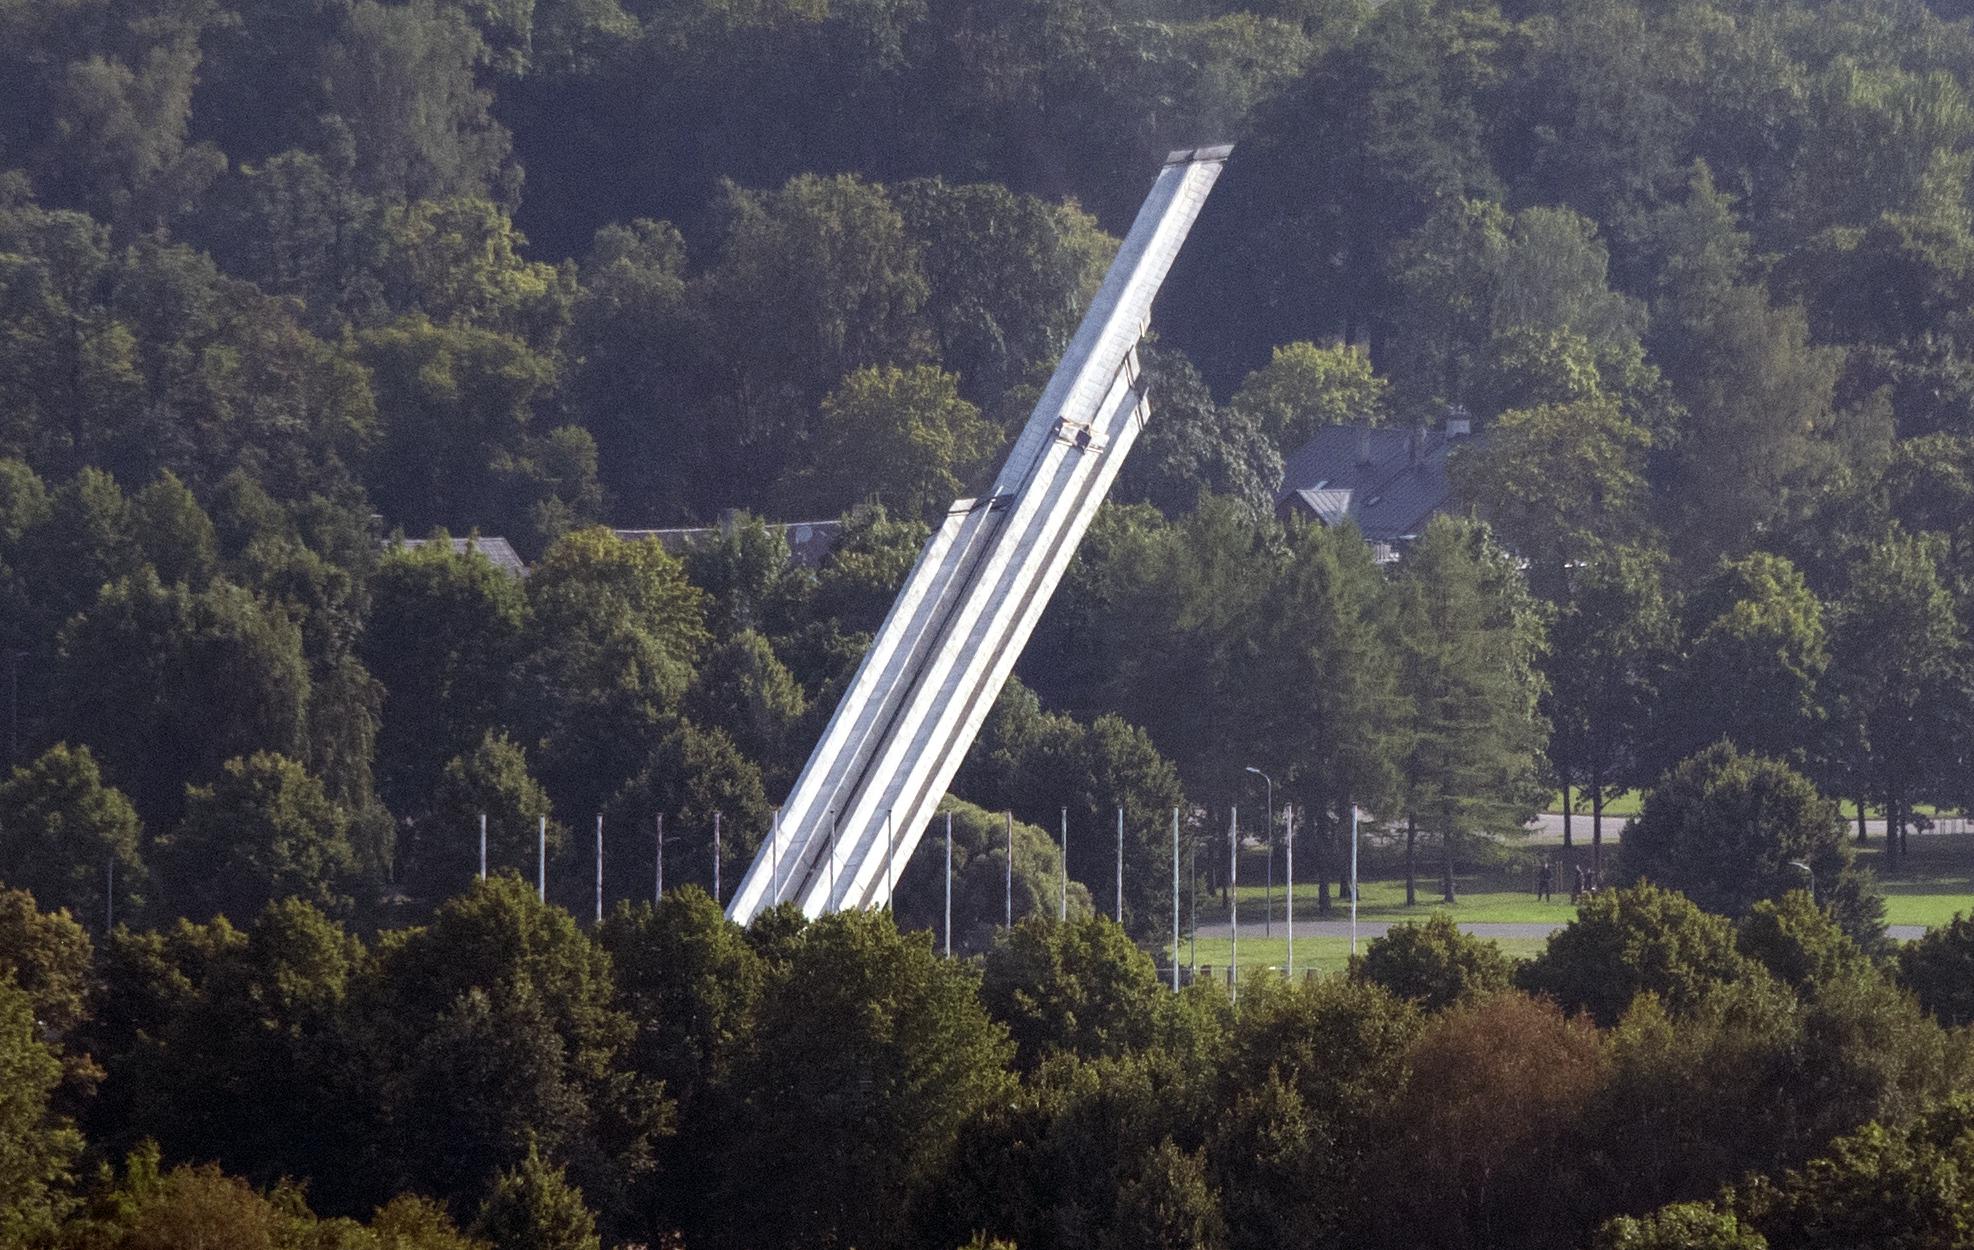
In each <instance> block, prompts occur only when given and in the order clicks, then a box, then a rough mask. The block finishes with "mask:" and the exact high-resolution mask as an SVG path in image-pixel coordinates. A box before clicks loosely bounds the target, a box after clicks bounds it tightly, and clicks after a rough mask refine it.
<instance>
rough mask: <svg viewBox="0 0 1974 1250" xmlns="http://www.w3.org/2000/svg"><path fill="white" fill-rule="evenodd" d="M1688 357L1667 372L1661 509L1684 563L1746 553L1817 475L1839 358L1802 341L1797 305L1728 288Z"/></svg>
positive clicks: (1793, 509)
mask: <svg viewBox="0 0 1974 1250" xmlns="http://www.w3.org/2000/svg"><path fill="white" fill-rule="evenodd" d="M1693 341H1694V342H1695V344H1696V347H1695V352H1694V355H1695V359H1694V360H1693V361H1692V363H1691V365H1690V367H1689V368H1688V370H1687V371H1686V372H1685V373H1684V374H1681V373H1679V372H1674V374H1673V375H1672V377H1673V383H1674V391H1675V393H1676V394H1677V395H1678V397H1679V399H1680V400H1681V401H1682V402H1683V403H1684V405H1685V407H1686V410H1687V416H1686V418H1685V420H1684V421H1683V422H1681V423H1680V425H1679V427H1678V430H1677V432H1676V434H1675V442H1674V450H1673V452H1672V456H1671V460H1672V466H1671V472H1670V476H1669V477H1668V478H1667V479H1665V480H1663V481H1662V482H1661V487H1660V490H1659V493H1658V498H1659V499H1660V500H1662V501H1663V502H1664V503H1665V505H1666V506H1667V511H1668V512H1669V513H1670V514H1671V515H1670V517H1669V528H1670V529H1672V530H1673V531H1674V532H1675V533H1676V534H1677V535H1678V543H1677V546H1678V550H1679V551H1680V552H1681V554H1682V556H1683V557H1684V559H1685V561H1686V562H1687V563H1688V564H1689V565H1692V566H1698V567H1703V566H1704V563H1705V562H1706V561H1709V560H1712V559H1713V558H1715V557H1717V556H1720V555H1723V554H1726V555H1734V554H1739V553H1742V552H1745V551H1746V550H1747V549H1748V548H1749V546H1750V545H1751V543H1752V541H1753V539H1754V538H1755V537H1756V536H1757V535H1760V534H1763V533H1768V532H1772V531H1775V530H1777V529H1778V528H1781V527H1786V525H1787V524H1788V523H1789V520H1790V519H1791V518H1792V516H1794V515H1796V514H1797V513H1798V512H1799V511H1800V509H1801V507H1802V502H1801V501H1802V500H1803V498H1804V497H1805V496H1806V495H1808V494H1809V493H1811V492H1812V491H1813V490H1814V487H1815V485H1816V483H1817V481H1818V479H1819V477H1820V476H1821V475H1822V474H1823V472H1824V471H1825V467H1826V466H1825V465H1824V464H1823V462H1822V460H1821V457H1822V456H1823V446H1824V443H1825V442H1826V440H1827V439H1828V436H1829V431H1830V428H1831V426H1832V424H1833V421H1834V413H1833V403H1834V388H1835V386H1836V381H1837V371H1838V367H1839V364H1840V360H1839V353H1838V352H1837V351H1836V350H1835V349H1833V348H1828V347H1821V346H1817V345H1814V344H1812V343H1811V342H1810V341H1809V328H1808V326H1807V324H1806V322H1805V319H1804V316H1803V313H1802V310H1801V309H1797V308H1781V309H1778V308H1774V307H1772V306H1770V304H1769V302H1768V299H1767V296H1766V294H1765V293H1764V292H1763V291H1762V290H1761V288H1759V287H1734V288H1731V289H1730V290H1729V291H1727V292H1726V293H1724V294H1722V295H1721V296H1720V297H1719V298H1718V299H1717V300H1715V301H1714V302H1713V304H1712V305H1711V306H1710V307H1709V308H1708V309H1707V310H1706V312H1705V314H1704V316H1703V317H1701V318H1699V319H1697V320H1696V322H1695V323H1694V325H1693Z"/></svg>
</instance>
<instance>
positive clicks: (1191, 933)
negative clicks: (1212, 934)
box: [1186, 843, 1199, 978]
mask: <svg viewBox="0 0 1974 1250" xmlns="http://www.w3.org/2000/svg"><path fill="white" fill-rule="evenodd" d="M1187 858H1188V859H1190V860H1191V862H1192V874H1193V880H1192V889H1191V891H1190V892H1189V893H1188V894H1187V895H1186V917H1187V919H1188V920H1190V921H1191V922H1192V923H1191V925H1190V926H1189V927H1188V929H1187V930H1186V947H1187V953H1186V965H1187V967H1188V968H1190V969H1191V970H1192V975H1193V976H1194V977H1195V978H1197V977H1198V976H1199V846H1198V844H1197V843H1195V844H1194V846H1193V853H1192V854H1191V855H1190V856H1188V857H1187Z"/></svg>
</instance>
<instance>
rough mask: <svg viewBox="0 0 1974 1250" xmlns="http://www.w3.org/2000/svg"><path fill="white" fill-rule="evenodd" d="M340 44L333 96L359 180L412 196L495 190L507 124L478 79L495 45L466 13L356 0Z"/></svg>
mask: <svg viewBox="0 0 1974 1250" xmlns="http://www.w3.org/2000/svg"><path fill="white" fill-rule="evenodd" d="M346 21H347V23H348V24H347V27H346V33H345V34H344V35H343V37H342V38H341V39H339V40H338V41H337V42H336V43H335V44H333V45H332V46H331V48H330V54H329V56H328V58H327V64H326V66H325V70H326V79H325V86H326V88H327V92H326V94H327V100H326V104H327V105H328V109H329V111H330V112H333V113H334V114H335V115H336V117H337V119H338V120H339V121H340V122H341V123H342V124H343V125H344V126H345V127H347V130H348V134H349V139H350V146H351V149H352V150H353V151H354V152H355V153H356V154H357V157H358V159H357V162H356V165H355V167H354V168H353V169H352V171H351V173H352V175H353V176H354V178H355V180H356V182H357V185H358V186H359V187H360V188H361V189H362V190H364V191H367V192H369V193H371V194H376V195H387V196H391V197H393V198H402V199H409V200H418V199H439V198H442V197H444V196H447V195H458V194H462V193H464V194H485V193H487V192H488V191H489V190H490V189H492V188H493V186H494V185H495V184H496V183H497V182H498V181H499V180H500V178H501V172H502V166H503V165H504V164H505V162H506V159H507V153H508V143H509V140H508V136H507V132H506V130H505V129H504V128H502V127H501V125H500V124H499V123H498V122H496V121H494V120H493V118H492V117H491V116H490V114H489V106H490V105H491V104H492V97H491V95H490V94H489V93H487V92H486V91H484V90H482V89H481V88H480V86H479V84H478V83H477V82H476V80H475V75H476V71H478V70H479V69H480V67H481V66H482V65H483V64H485V62H486V59H487V55H488V53H487V47H486V44H485V42H484V41H483V40H482V39H481V38H480V35H479V32H477V31H476V30H475V29H474V28H473V25H472V23H471V22H470V21H468V19H467V17H466V15H465V14H464V13H463V12H461V11H460V10H459V9H457V8H453V7H449V6H442V5H439V4H437V3H434V0H414V2H413V3H411V4H405V5H385V4H377V3H374V2H373V0H361V2H360V3H358V4H355V5H353V6H351V7H350V9H349V11H348V17H347V19H346Z"/></svg>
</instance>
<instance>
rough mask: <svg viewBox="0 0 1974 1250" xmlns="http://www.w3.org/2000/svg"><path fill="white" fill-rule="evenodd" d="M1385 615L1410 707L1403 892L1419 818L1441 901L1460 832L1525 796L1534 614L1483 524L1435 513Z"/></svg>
mask: <svg viewBox="0 0 1974 1250" xmlns="http://www.w3.org/2000/svg"><path fill="white" fill-rule="evenodd" d="M1394 594H1395V603H1394V612H1393V617H1392V622H1393V623H1392V629H1393V631H1394V635H1395V637H1394V642H1395V645H1396V647H1397V649H1398V653H1399V689H1400V691H1401V693H1402V695H1403V697H1404V698H1405V700H1406V710H1407V712H1408V714H1409V716H1410V724H1409V725H1408V726H1407V728H1408V731H1409V732H1408V733H1407V738H1406V740H1407V742H1408V744H1409V749H1408V751H1407V753H1406V756H1405V759H1404V761H1403V763H1402V764H1401V766H1400V771H1401V776H1402V782H1403V787H1404V807H1405V811H1406V900H1407V902H1408V903H1409V902H1410V901H1411V900H1412V897H1413V884H1412V883H1413V844H1414V840H1415V832H1414V831H1415V830H1416V827H1417V824H1418V822H1419V821H1421V820H1423V821H1425V822H1426V824H1427V827H1428V828H1429V829H1432V830H1433V831H1435V832H1437V833H1438V834H1439V839H1440V847H1441V851H1442V859H1443V869H1444V872H1443V875H1442V893H1443V896H1444V897H1445V899H1446V901H1447V902H1452V901H1453V864H1454V859H1455V856H1456V854H1457V847H1458V843H1459V840H1460V838H1461V837H1462V836H1463V835H1465V834H1467V833H1470V832H1476V831H1482V830H1487V831H1504V832H1506V831H1511V830H1513V829H1516V828H1519V827H1520V825H1521V823H1522V821H1523V820H1524V819H1525V818H1526V816H1527V813H1528V811H1529V810H1530V808H1531V806H1532V798H1533V784H1534V779H1535V777H1536V775H1537V752H1539V751H1540V750H1541V748H1542V744H1543V741H1544V739H1545V737H1546V735H1547V733H1548V725H1547V724H1546V723H1545V722H1544V721H1543V719H1542V716H1541V713H1540V711H1539V700H1540V698H1541V694H1542V677H1541V673H1540V670H1539V669H1538V667H1537V665H1538V664H1539V663H1540V661H1541V657H1542V653H1543V650H1544V648H1545V647H1546V645H1547V643H1546V640H1545V638H1544V630H1543V622H1542V618H1541V615H1540V613H1539V612H1538V611H1537V609H1536V607H1535V604H1534V601H1533V600H1532V599H1531V598H1530V597H1529V594H1528V590H1527V587H1526V586H1525V585H1524V584H1523V582H1522V577H1521V573H1520V571H1519V570H1518V569H1517V568H1516V567H1515V564H1514V562H1513V560H1512V558H1511V557H1509V556H1508V554H1507V553H1506V552H1505V551H1503V550H1502V549H1501V548H1500V547H1499V546H1498V545H1496V543H1495V542H1494V539H1493V537H1492V535H1491V534H1489V532H1488V531H1487V529H1486V527H1485V526H1482V525H1478V524H1474V523H1472V522H1462V521H1455V520H1452V519H1450V518H1447V517H1436V518H1434V519H1433V521H1432V522H1431V523H1430V524H1429V525H1428V526H1427V527H1426V532H1425V533H1424V535H1422V536H1421V537H1420V539H1419V541H1418V542H1417V543H1416V544H1415V545H1414V546H1413V548H1412V550H1411V551H1410V552H1409V553H1407V555H1406V558H1405V561H1404V563H1403V564H1402V565H1401V566H1400V569H1399V574H1398V578H1397V581H1396V584H1395V586H1394Z"/></svg>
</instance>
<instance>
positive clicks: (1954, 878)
mask: <svg viewBox="0 0 1974 1250" xmlns="http://www.w3.org/2000/svg"><path fill="white" fill-rule="evenodd" d="M1907 845H1908V846H1910V847H1911V850H1910V852H1909V853H1908V854H1907V855H1906V856H1905V857H1904V858H1903V859H1900V860H1898V861H1895V862H1888V861H1887V860H1886V858H1885V840H1884V839H1883V838H1879V837H1873V838H1872V839H1871V843H1870V845H1868V846H1866V847H1864V848H1862V850H1863V853H1862V854H1861V855H1859V856H1858V862H1859V863H1861V864H1863V865H1864V866H1865V867H1867V868H1869V869H1871V870H1872V872H1874V873H1876V874H1877V876H1878V888H1879V889H1881V890H1883V891H1884V892H1885V923H1886V924H1920V925H1926V926H1927V927H1929V928H1930V927H1932V926H1934V925H1940V924H1945V923H1946V922H1947V921H1949V920H1951V919H1953V916H1954V913H1955V912H1962V911H1974V833H1929V834H1923V835H1921V834H1915V835H1913V836H1912V837H1911V838H1909V839H1907Z"/></svg>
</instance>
